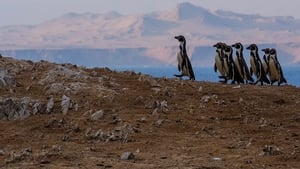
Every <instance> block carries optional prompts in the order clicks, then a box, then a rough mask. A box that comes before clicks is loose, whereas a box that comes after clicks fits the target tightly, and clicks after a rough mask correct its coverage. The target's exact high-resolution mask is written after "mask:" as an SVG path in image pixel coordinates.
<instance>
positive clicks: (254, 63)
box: [247, 44, 270, 85]
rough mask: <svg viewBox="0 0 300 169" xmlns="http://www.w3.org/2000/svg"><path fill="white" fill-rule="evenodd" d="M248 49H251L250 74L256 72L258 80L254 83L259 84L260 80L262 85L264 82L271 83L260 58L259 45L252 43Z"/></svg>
mask: <svg viewBox="0 0 300 169" xmlns="http://www.w3.org/2000/svg"><path fill="white" fill-rule="evenodd" d="M247 49H248V50H250V64H251V67H250V75H252V74H253V73H254V75H255V76H256V81H255V82H254V83H253V84H257V83H258V82H260V84H261V85H263V82H265V83H267V84H270V81H269V79H268V78H267V75H266V73H265V71H264V68H263V65H262V62H261V60H260V58H259V55H258V48H257V45H256V44H251V45H250V46H248V47H247Z"/></svg>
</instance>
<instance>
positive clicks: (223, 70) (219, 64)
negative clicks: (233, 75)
mask: <svg viewBox="0 0 300 169" xmlns="http://www.w3.org/2000/svg"><path fill="white" fill-rule="evenodd" d="M226 46H227V45H226V44H225V43H222V42H218V43H216V44H215V45H213V47H215V48H216V56H215V64H214V71H215V72H217V71H218V72H219V73H220V76H219V78H220V79H224V80H223V81H221V80H220V82H222V83H227V80H228V66H227V61H226V58H225V56H224V50H225V47H226Z"/></svg>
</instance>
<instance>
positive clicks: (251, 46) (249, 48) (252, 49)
mask: <svg viewBox="0 0 300 169" xmlns="http://www.w3.org/2000/svg"><path fill="white" fill-rule="evenodd" d="M247 49H248V50H251V51H258V48H257V45H256V44H254V43H253V44H251V45H250V46H248V47H247Z"/></svg>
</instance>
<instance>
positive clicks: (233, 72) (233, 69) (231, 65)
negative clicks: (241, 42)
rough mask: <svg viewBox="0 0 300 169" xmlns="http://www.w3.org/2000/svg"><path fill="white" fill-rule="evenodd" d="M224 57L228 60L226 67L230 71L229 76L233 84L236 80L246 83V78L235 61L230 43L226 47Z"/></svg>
mask: <svg viewBox="0 0 300 169" xmlns="http://www.w3.org/2000/svg"><path fill="white" fill-rule="evenodd" d="M224 58H225V60H226V62H225V68H226V69H227V72H228V73H227V78H228V79H231V80H232V81H231V84H235V82H237V83H238V84H240V83H244V79H243V77H242V76H241V75H240V73H239V70H238V68H237V65H236V64H235V62H234V61H233V57H232V47H231V46H229V45H226V47H225V50H224Z"/></svg>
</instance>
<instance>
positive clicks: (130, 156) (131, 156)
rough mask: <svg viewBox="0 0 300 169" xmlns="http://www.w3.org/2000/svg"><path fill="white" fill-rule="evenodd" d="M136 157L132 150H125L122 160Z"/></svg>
mask: <svg viewBox="0 0 300 169" xmlns="http://www.w3.org/2000/svg"><path fill="white" fill-rule="evenodd" d="M132 159H134V154H133V153H132V152H124V153H123V154H122V155H121V160H132Z"/></svg>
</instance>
